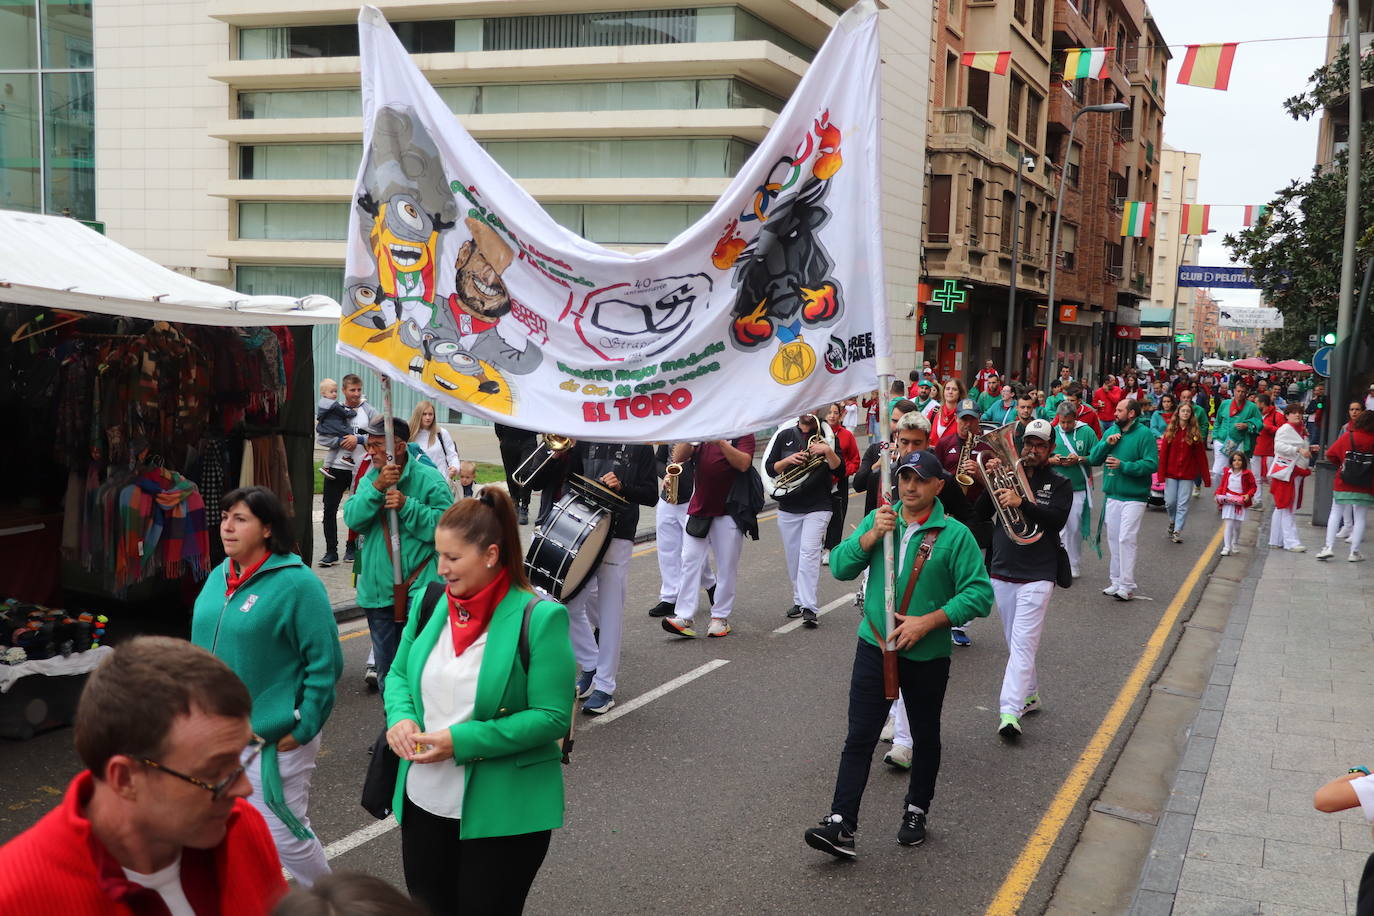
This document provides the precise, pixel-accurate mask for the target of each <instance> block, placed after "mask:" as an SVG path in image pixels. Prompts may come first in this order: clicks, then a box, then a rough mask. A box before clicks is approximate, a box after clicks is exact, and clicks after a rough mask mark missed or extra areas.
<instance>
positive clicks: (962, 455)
mask: <svg viewBox="0 0 1374 916" xmlns="http://www.w3.org/2000/svg"><path fill="white" fill-rule="evenodd" d="M976 438H977V436H975V435H973V433H969V434H968V435H967V436H965V437H964V447H963V448H961V449H960V450H959V463H958V464H957V465H955V467H954V482H955V483H957V484H959V486H960V488H961V489H962V490H963V491H964V492H965V493H967V492H968V488H969V487H971V486H973V478H972V477H970V476H969V475H968V474H965V473H964V471H963V467H964V462H965V461H968V460H969V458H970V457H971V456H972V455H973V440H974V439H976Z"/></svg>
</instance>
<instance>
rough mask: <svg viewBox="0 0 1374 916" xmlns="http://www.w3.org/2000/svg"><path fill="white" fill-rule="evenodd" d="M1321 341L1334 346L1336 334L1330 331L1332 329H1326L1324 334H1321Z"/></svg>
mask: <svg viewBox="0 0 1374 916" xmlns="http://www.w3.org/2000/svg"><path fill="white" fill-rule="evenodd" d="M1322 343H1324V344H1326V345H1327V346H1328V347H1330V346H1334V345H1335V343H1336V335H1335V333H1334V332H1332V331H1327V332H1326V333H1325V334H1323V335H1322Z"/></svg>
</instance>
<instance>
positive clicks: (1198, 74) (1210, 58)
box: [1178, 41, 1239, 90]
mask: <svg viewBox="0 0 1374 916" xmlns="http://www.w3.org/2000/svg"><path fill="white" fill-rule="evenodd" d="M1237 44H1239V42H1235V41H1232V42H1227V43H1226V44H1216V45H1188V53H1187V54H1185V55H1184V56H1183V66H1181V67H1179V69H1178V81H1179V82H1180V83H1181V84H1183V85H1185V86H1201V87H1202V88H1203V89H1221V90H1225V89H1226V87H1227V85H1228V84H1229V83H1230V82H1231V64H1232V63H1233V62H1234V61H1235V59H1236V45H1237Z"/></svg>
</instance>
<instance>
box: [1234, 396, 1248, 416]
mask: <svg viewBox="0 0 1374 916" xmlns="http://www.w3.org/2000/svg"><path fill="white" fill-rule="evenodd" d="M1244 406H1245V399H1244V398H1238V397H1235V396H1234V395H1233V396H1232V397H1231V416H1233V417H1234V416H1235V415H1236V414H1238V413H1240V411H1241V408H1242V407H1244Z"/></svg>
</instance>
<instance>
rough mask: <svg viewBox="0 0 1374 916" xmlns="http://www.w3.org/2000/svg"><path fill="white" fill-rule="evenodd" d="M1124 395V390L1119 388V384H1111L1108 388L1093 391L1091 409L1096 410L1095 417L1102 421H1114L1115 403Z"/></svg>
mask: <svg viewBox="0 0 1374 916" xmlns="http://www.w3.org/2000/svg"><path fill="white" fill-rule="evenodd" d="M1125 396H1126V392H1124V391H1122V390H1121V386H1120V385H1113V386H1112V387H1110V388H1099V389H1097V390H1096V391H1094V392H1093V409H1094V410H1096V411H1097V419H1099V420H1101V421H1102V422H1103V423H1115V422H1116V405H1117V404H1118V403H1120V402H1121V399H1122V398H1124V397H1125Z"/></svg>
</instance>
